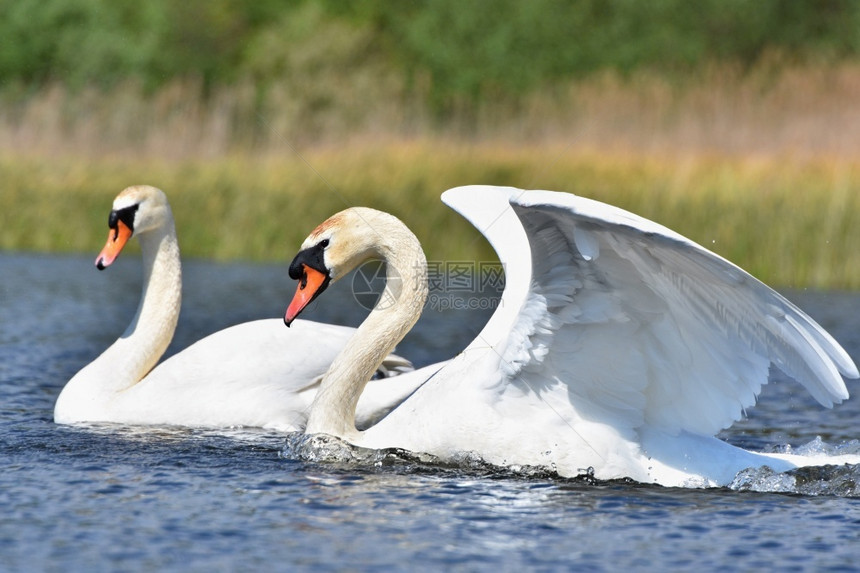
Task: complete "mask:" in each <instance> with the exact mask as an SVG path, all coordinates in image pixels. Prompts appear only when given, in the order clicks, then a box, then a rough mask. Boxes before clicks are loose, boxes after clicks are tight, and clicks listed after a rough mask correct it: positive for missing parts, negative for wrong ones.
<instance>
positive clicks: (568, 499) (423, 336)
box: [0, 253, 860, 571]
mask: <svg viewBox="0 0 860 573" xmlns="http://www.w3.org/2000/svg"><path fill="white" fill-rule="evenodd" d="M184 278H185V288H184V301H183V311H182V316H181V318H180V324H179V328H178V330H177V334H176V338H175V340H174V343H173V345H172V346H171V348H170V350H169V351H168V352H175V351H177V350H181V349H182V348H184V347H185V346H187V345H188V344H189V343H191V342H193V341H195V340H197V339H199V338H201V337H202V336H204V335H205V334H208V333H210V332H213V331H215V330H218V329H220V328H223V327H225V326H228V325H230V324H235V323H237V322H241V321H245V320H251V319H256V318H263V317H276V316H281V315H282V313H283V311H284V308H285V304H286V303H287V301H288V300H289V298H290V297H291V294H292V291H293V289H294V286H293V285H294V283H293V282H292V281H289V280H288V278H287V276H286V270H285V267H284V266H282V265H271V266H263V265H248V264H216V263H210V262H202V261H190V262H186V263H185V266H184ZM348 287H349V285H348V284H345V285H343V286H342V287H340V288H341V290H340V293H341V294H340V296H338V295H337V294H334V293H330V294H327V298H326V306H324V307H323V306H319V305H315V307H314V308H312V309H311V312H309V313H308V314H307V318H312V319H316V320H322V321H331V322H339V323H342V324H352V325H355V324H357V323H358V322H359V321H360V320H361V319H362V317H363V316H364V314H365V312H366V311H365V310H364V309H362V308H361V306H360V305H359V304H357V303H356V302H355V301H354V300H353V299H352V297H351V296H350V294H349V291H348ZM335 288H337V287H335ZM787 294H788V296H789V298H791V299H792V300H794V301H795V302H796V303H798V304H799V305H800V306H801V307H802V308H804V309H805V310H806V311H807V312H809V313H810V314H811V315H812V316H813V317H814V318H816V319H817V320H819V321H820V322H821V323H822V324H823V325H824V326H825V328H827V329H828V330H830V332H831V333H832V334H834V336H836V338H837V339H838V340H839V341H840V342H841V343H842V344H843V345H844V346H845V347H846V348H847V349H848V351H849V353H851V355H852V356H853V357H854V358H855V360H857V359H858V358H860V312H858V309H860V296H858V295H857V294H851V293H821V292H789V293H787ZM139 296H140V260H139V257H138V256H136V255H134V254H131V253H128V254H125V255H123V257H122V258H121V259H120V261H118V263H117V264H116V265H114V266H113V267H111V268H110V269H109V270H107V271H104V272H101V273H100V272H98V271H96V270H95V268H94V267H93V266H92V258H91V257H81V256H39V255H29V254H13V253H5V254H4V253H0V504H2V505H0V507H2V512H0V570H3V571H31V570H32V571H116V570H121V571H139V570H147V571H149V570H166V571H170V570H181V571H241V570H260V569H269V570H271V569H274V570H334V569H337V570H351V571H369V570H376V569H379V568H382V567H385V568H391V569H400V570H406V569H408V570H428V569H432V570H438V569H441V568H443V567H444V568H454V569H459V570H469V571H473V570H479V571H480V570H493V571H518V570H522V569H523V568H528V569H538V570H557V569H575V570H582V569H586V568H588V569H592V570H597V571H604V570H605V571H619V570H626V569H636V570H666V569H671V570H693V569H696V570H731V571H735V570H752V569H768V570H810V571H812V570H815V571H821V570H832V571H849V570H856V569H857V568H858V567H860V470H858V468H856V467H855V468H839V469H828V470H826V471H816V472H801V473H798V474H796V475H791V476H772V475H767V474H766V472H758V473H752V474H749V475H746V476H742V477H741V478H739V479H738V480H737V483H736V484H735V488H734V489H730V488H726V489H712V490H684V489H670V488H661V487H654V486H643V485H639V484H633V483H625V482H611V483H592V482H589V481H588V480H562V479H558V478H554V477H552V476H541V475H532V476H521V475H513V474H510V473H504V472H500V471H494V470H491V469H487V468H452V467H433V466H429V465H422V464H419V463H417V462H414V461H410V460H409V459H405V458H398V457H395V456H389V457H385V458H382V457H381V458H380V459H379V461H377V462H376V463H361V464H347V463H343V464H330V463H312V462H309V461H306V460H301V459H297V458H295V457H294V456H291V455H290V454H289V451H290V450H289V449H285V436H283V435H278V434H275V433H271V432H265V431H258V430H250V429H244V430H239V429H235V430H224V431H203V430H188V429H176V428H145V427H128V426H112V425H102V426H92V427H64V426H57V425H55V424H54V423H53V422H52V412H53V404H54V400H55V399H56V396H57V394H58V393H59V391H60V389H61V388H62V386H63V385H64V384H65V382H66V381H67V380H68V379H69V378H70V377H71V376H72V375H73V374H74V373H75V372H76V371H77V370H78V369H79V368H80V367H81V366H83V365H84V364H86V363H87V362H89V361H90V360H92V359H93V358H95V357H96V356H97V355H98V354H99V353H100V352H101V351H102V350H103V349H104V348H105V347H106V346H107V345H108V344H110V343H111V342H112V341H113V340H114V339H115V338H116V336H118V335H119V334H120V333H121V332H122V331H123V330H124V328H125V326H126V325H127V323H128V321H129V320H130V319H131V316H132V315H133V313H134V308H135V307H136V305H137V301H138V297H139ZM488 313H489V311H488V310H484V311H478V310H462V311H458V312H453V311H449V312H444V313H443V312H437V311H434V310H430V311H428V312H426V313H425V316H424V317H423V318H422V319H421V321H419V323H418V325H417V326H416V328H415V330H414V331H413V333H412V334H410V336H409V338H407V339H406V340H405V341H404V342H403V343H402V344H401V345H400V346H399V348H398V350H399V352H400V353H401V354H403V355H405V356H407V357H409V358H411V359H412V360H413V361H414V362H415V363H416V364H418V365H422V364H427V363H430V362H432V361H435V360H439V359H443V358H446V357H449V356H450V355H452V354H454V353H455V352H456V351H457V350H458V349H460V348H462V347H463V346H464V345H465V344H466V343H468V341H469V340H471V338H472V336H473V335H474V334H475V333H477V332H478V331H479V330H480V328H481V327H482V326H483V324H484V322H485V321H486V319H487V317H488V316H489V314H488ZM773 380H774V383H772V384H769V385H768V386H767V387H766V389H765V391H764V393H763V395H762V398H761V400H760V403H759V405H758V406H757V407H756V408H754V409H751V410H750V411H749V412H748V416H747V418H746V419H744V420H742V421H741V422H739V423H738V424H736V425H735V426H734V427H733V428H731V429H730V430H728V431H726V432H724V435H723V437H724V438H725V439H727V440H729V441H731V442H732V443H735V444H737V445H741V446H744V447H750V448H757V449H761V448H769V449H773V448H782V447H785V446H786V445H791V446H792V447H794V448H798V447H801V448H803V447H807V448H825V449H826V448H843V449H845V448H848V449H851V448H854V451H856V450H857V449H858V447H860V446H858V443H857V442H856V441H855V442H852V440H855V439H856V438H860V384H858V383H856V382H853V381H850V382H849V390H850V391H851V392H852V395H853V398H852V399H851V400H849V401H848V402H846V403H844V404H842V405H840V406H837V407H836V408H835V409H833V410H825V409H823V408H821V407H819V406H818V405H817V404H816V403H815V402H814V400H812V398H811V397H809V396H808V395H807V394H806V393H805V391H804V390H803V389H802V388H800V387H799V386H798V385H797V384H795V383H794V382H791V381H787V380H785V379H783V378H782V377H781V376H780V375H779V374H778V373H775V374H774V376H773ZM819 437H820V440H822V441H819Z"/></svg>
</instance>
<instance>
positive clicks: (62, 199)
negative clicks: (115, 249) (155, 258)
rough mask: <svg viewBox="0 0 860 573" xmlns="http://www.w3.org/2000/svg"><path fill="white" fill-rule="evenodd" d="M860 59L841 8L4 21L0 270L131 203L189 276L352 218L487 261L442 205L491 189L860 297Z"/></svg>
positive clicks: (459, 256) (573, 8)
mask: <svg viewBox="0 0 860 573" xmlns="http://www.w3.org/2000/svg"><path fill="white" fill-rule="evenodd" d="M858 56H860V2H855V1H853V0H814V1H813V0H809V1H795V0H698V1H695V2H690V1H689V0H650V1H641V0H580V1H562V0H529V1H522V0H470V1H468V2H463V1H462V0H426V1H423V2H418V1H389V0H364V1H360V2H343V1H342V0H294V1H289V2H287V1H283V0H255V1H253V2H244V1H240V0H186V1H185V2H176V1H171V0H148V1H147V2H137V3H133V2H128V1H124V0H121V1H117V2H112V1H108V0H0V151H2V154H0V182H2V184H0V249H24V250H39V251H74V252H91V253H95V252H96V251H97V250H98V248H100V247H101V244H102V242H103V241H104V234H105V232H106V228H105V221H106V216H107V213H108V211H109V208H110V201H111V199H112V198H113V196H114V195H116V193H118V192H119V191H120V190H121V189H123V188H124V187H126V186H128V185H132V184H140V183H143V184H151V185H155V186H157V187H161V188H162V189H164V190H165V191H166V192H167V194H168V196H169V197H170V200H171V203H172V205H173V207H174V213H175V215H176V218H177V227H178V232H179V234H180V242H181V245H182V249H183V254H184V255H186V256H200V257H214V258H218V259H237V258H240V259H252V260H283V261H287V260H289V259H290V258H291V257H292V255H293V254H294V251H295V249H296V248H297V247H298V245H299V244H300V242H301V240H302V239H303V238H304V236H305V235H306V234H307V233H308V232H309V231H310V230H311V229H313V228H314V227H315V226H316V225H317V224H318V223H319V222H321V221H322V220H323V219H325V218H326V217H328V216H329V215H331V214H332V213H334V212H335V211H338V210H340V209H343V208H345V207H347V206H350V205H356V204H363V205H368V206H373V207H376V208H379V209H383V210H387V211H390V212H392V213H394V214H395V215H397V216H399V217H401V218H402V219H403V220H404V221H405V222H407V224H408V225H409V226H410V227H411V228H413V230H414V231H415V232H416V234H417V235H418V237H419V238H420V239H421V240H422V243H423V244H424V246H425V249H426V251H427V254H428V257H430V258H431V259H436V260H442V259H449V260H464V259H465V260H468V259H476V258H479V259H488V258H491V257H493V255H492V253H491V251H490V249H489V247H488V245H487V244H486V243H485V242H484V241H483V240H482V239H481V238H480V236H479V234H478V233H477V232H476V231H475V230H474V229H472V228H471V227H470V226H469V225H468V224H467V223H466V222H465V221H463V220H462V219H460V218H459V217H458V216H457V215H456V214H454V213H453V212H451V211H450V210H448V209H446V208H445V207H444V206H443V205H442V204H441V203H440V201H439V194H440V193H441V192H442V191H443V190H445V189H447V188H449V187H453V186H457V185H464V184H470V183H483V184H499V185H514V186H519V187H523V188H544V189H554V190H559V191H570V192H574V193H578V194H581V195H584V196H588V197H592V198H595V199H598V200H602V201H606V202H609V203H613V204H616V205H619V206H621V207H624V208H627V209H629V210H631V211H634V212H636V213H639V214H641V215H643V216H645V217H648V218H651V219H653V220H656V221H658V222H660V223H662V224H664V225H666V226H668V227H670V228H673V229H675V230H677V231H679V232H681V233H682V234H685V235H687V236H689V237H691V238H693V239H694V240H696V241H699V242H701V243H702V244H704V245H705V246H707V247H708V248H712V249H713V250H715V251H716V252H718V253H720V254H722V255H723V256H725V257H727V258H728V259H729V260H731V261H733V262H735V263H737V264H739V265H741V266H742V267H744V268H746V269H748V270H749V271H751V272H752V273H753V274H755V275H756V276H758V277H759V278H762V279H763V280H765V281H767V282H769V283H772V284H774V285H777V286H783V287H784V286H790V287H804V286H814V287H830V288H835V287H843V288H860V251H858V250H857V249H856V248H852V247H856V245H858V244H860V226H858V225H856V224H854V221H855V220H856V219H857V217H858V216H860V163H858V161H857V160H856V157H857V156H858V155H857V154H858V152H860V151H858V150H860V146H858V143H857V138H856V137H855V135H854V134H855V133H857V129H858V126H860V114H858V113H857V112H856V109H857V107H856V102H857V101H858V97H857V93H858V92H857V86H858V85H860V57H858ZM464 136H465V137H464ZM440 229H444V230H445V232H439V230H440Z"/></svg>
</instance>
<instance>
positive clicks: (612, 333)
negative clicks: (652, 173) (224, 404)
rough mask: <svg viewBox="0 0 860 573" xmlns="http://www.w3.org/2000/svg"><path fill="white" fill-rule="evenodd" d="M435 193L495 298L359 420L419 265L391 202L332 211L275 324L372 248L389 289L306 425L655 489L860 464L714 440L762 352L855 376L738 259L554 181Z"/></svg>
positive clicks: (745, 393)
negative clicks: (559, 188) (479, 320)
mask: <svg viewBox="0 0 860 573" xmlns="http://www.w3.org/2000/svg"><path fill="white" fill-rule="evenodd" d="M442 199H443V201H444V202H445V203H447V204H448V205H449V206H451V207H452V208H454V209H455V210H457V211H458V212H460V214H462V215H463V216H465V217H466V218H467V219H468V220H469V221H471V222H472V223H473V224H474V225H475V226H476V227H477V228H478V229H480V230H481V232H482V233H483V234H484V235H485V236H486V237H487V238H488V239H489V241H490V243H491V244H492V245H493V247H494V248H495V249H496V251H497V253H498V255H499V258H500V260H501V262H502V264H503V265H504V268H505V272H506V286H505V290H504V293H503V295H502V298H501V301H500V304H499V306H498V309H497V311H496V312H495V313H494V314H493V316H492V317H491V318H490V320H489V322H488V323H487V325H486V327H485V328H484V329H483V330H482V331H481V333H480V334H479V335H478V336H477V338H475V340H474V341H473V342H472V343H471V344H470V345H469V346H468V347H467V348H466V349H465V350H464V351H463V352H462V353H460V354H459V355H458V356H457V357H456V358H454V359H453V360H452V361H451V362H450V363H448V364H447V365H446V366H444V367H441V368H440V367H435V368H429V369H425V370H424V372H427V373H428V374H427V378H428V379H427V381H426V382H425V383H424V384H423V385H422V386H421V387H420V388H419V389H418V390H417V391H416V392H415V393H414V394H413V395H412V396H410V397H409V398H407V399H406V400H405V401H404V402H403V403H402V404H400V405H399V406H398V407H396V408H395V409H394V410H392V411H391V412H390V413H389V414H388V416H387V417H385V418H383V419H382V420H381V421H379V422H378V423H377V424H376V425H374V426H372V427H370V428H368V429H366V430H365V431H358V430H356V427H355V424H354V412H355V405H356V401H357V399H358V397H359V395H360V393H361V390H362V386H363V381H364V380H365V379H366V378H367V377H368V375H369V373H371V372H372V371H373V369H374V368H375V367H376V364H378V362H379V361H380V360H381V358H382V357H383V356H384V355H385V354H386V352H388V351H389V350H390V349H391V348H392V347H393V345H394V344H395V343H396V342H397V341H399V340H400V337H401V336H402V335H403V334H404V333H405V332H406V331H407V330H408V329H409V328H411V326H412V325H413V323H414V322H415V320H416V318H417V316H418V314H419V313H420V311H421V308H422V306H423V304H424V301H425V298H426V293H427V284H426V280H427V278H426V270H425V265H426V261H425V259H424V255H423V253H422V251H421V246H420V245H419V243H418V240H417V239H416V238H415V236H414V235H413V234H412V233H411V232H409V230H408V229H406V227H405V226H404V225H403V224H402V223H401V222H400V221H399V220H397V219H396V218H395V217H393V216H391V215H388V214H385V213H381V212H378V211H374V210H371V209H366V208H354V209H349V210H346V211H344V212H341V213H339V214H337V215H335V216H333V217H332V218H330V219H329V220H328V221H326V222H325V223H323V224H322V225H320V226H319V227H317V229H316V230H314V231H313V232H312V233H311V235H310V236H309V237H308V238H307V240H306V241H305V242H304V244H303V245H302V251H301V252H300V253H299V254H298V255H297V256H296V258H295V260H294V261H293V263H292V265H291V266H290V276H291V277H293V278H301V280H302V282H301V283H300V285H299V289H298V290H297V293H296V298H294V299H293V302H292V304H291V305H290V307H289V309H288V311H287V314H286V321H287V323H288V324H289V321H290V320H292V319H293V318H295V317H296V316H297V314H298V313H299V312H301V309H302V307H303V305H304V304H306V302H307V301H309V300H312V299H313V297H315V296H316V295H317V294H319V292H321V290H322V288H324V287H325V285H327V284H328V282H329V281H330V280H337V279H338V278H340V277H342V276H343V275H344V274H345V273H347V272H348V271H349V270H350V269H351V268H353V267H355V266H356V265H357V264H359V263H360V262H362V261H363V260H364V259H366V258H367V257H369V256H374V257H381V258H383V259H385V260H386V261H387V263H388V265H389V276H390V277H393V278H396V281H394V282H393V286H392V290H391V295H392V296H393V297H395V299H396V303H395V304H388V305H387V306H385V307H384V308H383V307H378V308H375V309H374V310H373V311H372V312H371V313H370V315H369V316H368V317H367V319H366V320H365V322H364V323H363V324H362V325H361V326H360V327H359V328H358V330H357V332H356V334H355V336H354V337H353V339H352V340H351V341H350V342H349V343H348V344H347V346H346V347H345V348H344V350H343V352H342V353H341V354H340V355H339V356H338V358H337V359H336V360H335V361H334V363H333V364H332V365H331V368H330V369H329V371H328V372H327V373H326V375H325V377H324V379H323V382H322V386H321V388H320V391H319V393H318V394H317V396H316V398H315V400H314V403H313V405H312V407H311V413H310V417H309V419H308V424H307V428H306V432H307V433H309V434H313V433H322V434H331V435H334V436H336V437H338V438H341V439H343V440H346V441H348V442H351V443H352V444H355V445H358V446H363V447H369V448H387V447H399V448H404V449H407V450H411V451H414V452H426V453H430V454H433V455H436V456H439V457H441V458H443V459H444V458H451V457H453V456H457V455H458V454H459V455H462V454H463V453H464V452H474V453H477V454H479V455H480V456H481V457H482V458H483V459H484V460H485V461H487V462H490V463H493V464H498V465H502V466H508V465H534V466H542V467H550V468H555V469H557V471H558V472H559V473H560V474H561V475H565V476H573V475H577V474H580V473H582V472H584V471H586V470H587V468H592V469H593V471H594V475H595V476H596V477H597V478H600V479H611V478H621V477H629V478H632V479H635V480H637V481H640V482H649V483H658V484H663V485H667V486H687V487H702V486H714V485H724V484H728V483H730V482H731V480H732V478H733V477H734V476H735V475H736V474H737V472H739V471H740V470H743V469H745V468H748V467H755V466H762V465H768V466H770V467H771V468H773V469H775V470H778V471H784V470H786V469H790V468H792V467H796V466H800V465H814V464H816V463H830V464H834V463H860V456H831V457H822V458H820V459H815V458H806V457H799V456H792V455H777V454H758V453H753V452H747V451H745V450H742V449H739V448H736V447H733V446H731V445H729V444H726V443H725V442H722V441H720V440H718V439H717V438H715V437H713V435H714V434H715V433H716V432H717V431H719V430H720V429H722V428H725V427H728V426H729V425H731V423H732V422H733V421H735V420H737V419H739V418H740V416H741V415H742V413H743V410H744V408H747V407H749V406H752V405H753V404H754V402H755V398H756V396H757V394H758V393H759V390H760V389H761V386H762V384H765V383H766V382H767V376H768V367H769V364H770V363H774V364H775V365H777V366H778V367H779V368H780V369H782V370H783V371H785V372H786V373H787V374H789V375H790V376H792V377H793V378H795V379H797V380H798V381H799V382H800V383H801V384H803V385H804V386H805V387H806V388H807V389H808V390H809V391H810V392H811V393H812V395H813V396H814V397H815V398H816V399H817V400H818V401H819V402H820V403H821V404H822V405H824V406H828V407H829V406H832V404H833V403H836V402H840V401H842V400H844V399H846V398H847V397H848V392H847V390H846V387H845V383H844V381H843V380H842V377H841V376H840V373H841V374H842V375H844V376H846V377H850V378H857V377H858V371H857V368H856V366H855V365H854V363H853V362H852V360H851V359H850V358H849V356H848V355H847V354H846V352H845V351H844V350H843V349H842V348H841V347H840V346H839V344H837V343H836V341H835V340H833V338H831V337H830V335H829V334H828V333H827V332H825V331H824V330H823V329H822V328H821V327H820V326H819V325H818V324H816V323H815V322H814V321H813V320H812V319H811V318H809V317H808V316H807V315H805V314H804V313H803V312H802V311H801V310H799V309H798V308H797V307H795V306H794V305H792V304H791V303H790V302H788V301H787V300H786V299H785V298H783V297H782V296H780V295H779V294H778V293H776V292H775V291H773V290H771V289H770V288H768V287H767V286H765V285H764V284H762V283H761V282H759V281H758V280H756V279H755V278H753V277H752V276H750V275H749V274H747V273H746V272H744V271H743V270H742V269H740V268H738V267H737V266H735V265H733V264H732V263H730V262H728V261H726V260H725V259H723V258H721V257H719V256H718V255H715V254H714V253H711V252H710V251H708V250H706V249H704V248H703V247H701V246H699V245H697V244H695V243H693V242H692V241H690V240H688V239H686V238H684V237H682V236H680V235H678V234H677V233H674V232H672V231H670V230H669V229H666V228H665V227H662V226H660V225H658V224H656V223H653V222H651V221H649V220H646V219H643V218H641V217H638V216H636V215H633V214H631V213H628V212H626V211H623V210H621V209H618V208H615V207H612V206H609V205H605V204H602V203H599V202H596V201H592V200H588V199H583V198H580V197H576V196H574V195H570V194H566V193H554V192H549V191H522V190H519V189H513V188H494V187H486V186H471V187H460V188H456V189H451V190H449V191H447V192H446V193H445V194H443V196H442ZM314 285H319V287H320V288H318V289H316V290H315V289H314Z"/></svg>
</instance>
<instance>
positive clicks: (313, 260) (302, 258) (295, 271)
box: [290, 240, 329, 287]
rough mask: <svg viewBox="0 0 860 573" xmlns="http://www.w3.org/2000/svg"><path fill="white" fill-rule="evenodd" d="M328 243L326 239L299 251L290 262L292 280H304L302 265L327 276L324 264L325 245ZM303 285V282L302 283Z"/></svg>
mask: <svg viewBox="0 0 860 573" xmlns="http://www.w3.org/2000/svg"><path fill="white" fill-rule="evenodd" d="M326 245H328V240H325V241H321V242H319V243H317V244H316V245H314V246H313V247H308V248H307V249H305V250H304V251H299V253H298V254H297V255H296V257H295V258H294V259H293V262H292V263H290V278H291V279H293V280H302V281H306V280H307V279H306V278H305V276H304V275H305V270H304V268H303V267H304V266H305V265H307V266H308V267H310V268H312V269H314V270H315V271H319V272H321V273H322V274H324V275H325V276H327V277H328V276H329V271H328V269H327V268H326V266H325V247H326ZM302 286H303V287H304V284H302Z"/></svg>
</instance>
